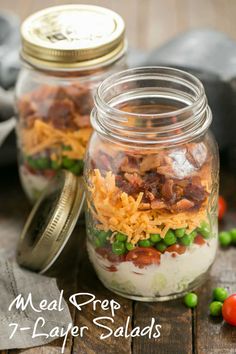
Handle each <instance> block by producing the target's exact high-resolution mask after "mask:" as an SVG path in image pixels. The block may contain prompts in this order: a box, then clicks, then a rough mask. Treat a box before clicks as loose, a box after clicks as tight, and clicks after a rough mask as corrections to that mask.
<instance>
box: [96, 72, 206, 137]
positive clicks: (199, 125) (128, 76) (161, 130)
mask: <svg viewBox="0 0 236 354" xmlns="http://www.w3.org/2000/svg"><path fill="white" fill-rule="evenodd" d="M145 80H146V82H147V86H148V85H149V86H148V88H149V89H150V86H151V84H150V82H151V83H154V84H155V85H154V86H153V87H154V88H155V89H156V90H158V89H160V88H161V89H162V90H164V91H163V92H164V94H166V95H167V96H168V94H170V93H171V94H176V92H177V91H178V93H179V94H180V95H181V94H182V95H183V97H184V98H185V99H187V98H188V100H187V101H186V102H188V103H186V104H185V106H184V107H181V108H177V109H176V110H170V111H165V112H161V113H159V112H158V113H155V112H154V113H153V112H151V113H145V112H137V111H135V112H132V111H131V112H130V111H128V112H127V111H125V110H121V109H119V108H117V106H115V104H114V100H111V97H106V96H109V95H111V94H110V92H111V91H112V90H113V91H114V92H115V94H116V92H118V91H119V90H120V91H122V90H121V89H120V88H123V92H122V93H119V94H120V96H122V98H123V99H124V101H125V95H126V92H125V90H127V92H128V89H127V87H128V86H129V85H130V86H131V89H130V92H131V95H132V94H134V91H135V89H133V92H132V85H134V83H136V84H137V87H139V91H140V97H141V95H142V92H145V90H146V87H145V85H146V83H145ZM155 80H156V81H155ZM158 80H159V81H158ZM161 80H162V81H161ZM159 83H162V84H163V83H164V85H166V83H167V86H166V87H164V89H163V87H162V86H160V87H158V84H159ZM119 85H120V87H119ZM178 85H179V87H180V88H181V89H178V90H177V89H173V87H175V86H176V87H178ZM151 87H152V86H151ZM153 87H152V88H153ZM185 89H186V90H187V91H186V92H188V93H186V92H185V91H184V90H185ZM168 90H169V91H168ZM181 90H182V91H181ZM167 93H168V94H167ZM156 95H157V97H158V94H156ZM184 95H185V96H186V97H187V98H186V97H185V96H184ZM117 96H118V93H117ZM167 96H166V97H167ZM147 97H148V93H147ZM160 97H161V96H160ZM163 97H164V96H163ZM127 117H129V118H131V119H143V121H144V120H145V119H146V120H151V121H152V123H153V125H154V127H155V128H153V131H150V129H149V130H147V131H145V130H143V131H142V130H140V129H139V130H138V129H136V127H133V130H132V127H131V128H130V129H129V128H127V127H126V128H127V129H126V128H125V126H124V125H125V123H126V122H127V119H128V118H127ZM173 118H175V120H176V121H173ZM211 120H212V115H211V110H210V108H209V106H208V103H207V98H206V95H205V90H204V87H203V85H202V83H201V81H200V80H199V79H198V78H196V77H195V76H194V75H192V74H190V73H188V72H185V71H182V70H179V69H175V68H170V67H165V66H143V67H138V68H132V69H128V70H124V71H122V72H119V73H115V74H113V75H111V76H110V77H108V78H106V79H105V80H104V81H103V82H102V83H101V85H100V86H99V87H98V89H97V92H96V94H95V108H94V110H93V112H92V114H91V122H92V125H93V127H94V129H95V130H97V131H98V132H100V133H101V134H103V135H109V136H111V137H114V138H117V139H119V140H123V141H126V142H128V141H129V142H139V143H147V144H158V143H163V142H165V143H166V142H171V141H175V142H178V141H181V142H182V141H183V140H186V139H190V138H191V136H192V138H194V137H196V136H198V135H200V134H203V133H204V132H205V131H206V130H207V129H208V127H209V125H210V123H211ZM125 129H126V130H125ZM178 129H182V130H183V131H182V132H181V133H178V134H175V132H176V131H177V130H178ZM120 133H122V134H123V133H126V136H125V137H124V136H121V135H122V134H120ZM146 133H148V134H149V139H146V141H144V140H145V139H144V138H145V135H147V134H146ZM150 133H153V136H152V137H151V135H150ZM171 134H174V135H175V136H171ZM163 135H165V137H164V136H163ZM167 135H168V136H167Z"/></svg>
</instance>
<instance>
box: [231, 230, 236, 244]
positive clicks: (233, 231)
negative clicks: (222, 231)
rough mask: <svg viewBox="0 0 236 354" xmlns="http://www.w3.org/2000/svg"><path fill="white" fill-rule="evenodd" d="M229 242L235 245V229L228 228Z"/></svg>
mask: <svg viewBox="0 0 236 354" xmlns="http://www.w3.org/2000/svg"><path fill="white" fill-rule="evenodd" d="M230 235H231V242H232V244H233V245H236V229H232V230H230Z"/></svg>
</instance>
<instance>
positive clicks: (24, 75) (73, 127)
mask: <svg viewBox="0 0 236 354" xmlns="http://www.w3.org/2000/svg"><path fill="white" fill-rule="evenodd" d="M21 35H22V51H21V56H22V59H23V67H22V70H21V72H20V74H19V78H18V82H17V85H16V99H17V101H16V108H17V113H18V118H19V119H18V125H17V136H18V146H19V171H20V177H21V181H22V185H23V187H24V190H25V192H26V194H27V195H28V197H29V198H30V199H31V201H35V200H36V199H37V197H38V196H39V195H40V193H41V192H42V191H43V190H44V189H45V187H46V186H47V185H48V182H49V179H50V178H51V177H52V176H54V175H55V174H56V173H57V171H58V170H60V169H67V170H69V171H71V172H73V173H74V174H75V175H81V174H82V171H83V157H84V152H85V149H86V145H87V142H88V139H89V137H90V135H91V132H92V128H91V125H90V112H91V109H92V107H93V104H94V102H93V94H94V90H95V89H96V88H97V86H98V85H99V84H100V83H101V82H102V81H103V80H104V78H105V77H106V76H108V75H110V74H112V73H114V72H116V71H119V70H122V69H125V66H126V64H125V53H126V40H125V25H124V22H123V20H122V18H121V17H120V16H119V15H118V14H116V13H115V12H113V11H111V10H108V9H105V8H102V7H97V6H91V5H63V6H56V7H52V8H48V9H45V10H42V11H39V12H37V13H35V14H34V15H32V16H30V17H29V18H27V19H26V20H25V21H24V23H23V25H22V28H21Z"/></svg>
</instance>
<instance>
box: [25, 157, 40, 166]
mask: <svg viewBox="0 0 236 354" xmlns="http://www.w3.org/2000/svg"><path fill="white" fill-rule="evenodd" d="M27 161H28V164H29V165H30V167H32V168H34V169H37V168H38V166H37V159H34V158H33V157H28V158H27Z"/></svg>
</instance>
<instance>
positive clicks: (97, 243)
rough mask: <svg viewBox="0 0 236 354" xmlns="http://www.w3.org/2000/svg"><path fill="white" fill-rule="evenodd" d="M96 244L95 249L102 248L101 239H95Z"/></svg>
mask: <svg viewBox="0 0 236 354" xmlns="http://www.w3.org/2000/svg"><path fill="white" fill-rule="evenodd" d="M94 243H95V247H97V248H99V247H102V243H101V240H100V239H99V238H95V241H94Z"/></svg>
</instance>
